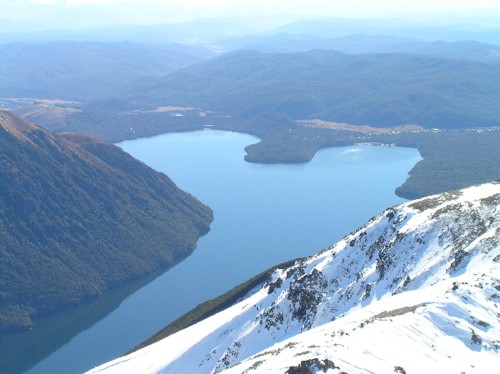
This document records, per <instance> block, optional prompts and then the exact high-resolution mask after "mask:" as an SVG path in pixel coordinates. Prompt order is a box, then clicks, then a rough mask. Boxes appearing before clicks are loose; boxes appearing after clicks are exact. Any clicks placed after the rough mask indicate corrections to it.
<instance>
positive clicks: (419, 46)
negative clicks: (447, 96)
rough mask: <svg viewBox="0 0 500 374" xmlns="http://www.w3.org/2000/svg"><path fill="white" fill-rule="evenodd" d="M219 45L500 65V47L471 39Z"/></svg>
mask: <svg viewBox="0 0 500 374" xmlns="http://www.w3.org/2000/svg"><path fill="white" fill-rule="evenodd" d="M219 45H221V46H222V47H224V48H225V49H227V50H236V49H246V50H248V49H251V50H256V51H260V52H268V53H269V52H273V53H276V52H278V53H287V52H288V53H289V52H301V51H303V52H304V51H311V50H314V49H332V50H336V51H339V52H342V53H347V54H361V53H405V54H415V55H430V56H440V57H446V58H454V59H462V60H471V61H478V62H491V63H498V62H500V46H498V45H493V44H485V43H479V42H475V41H471V40H467V41H456V42H445V41H441V40H439V41H421V40H416V39H408V38H398V37H395V36H385V35H366V34H356V35H347V36H343V37H338V38H328V39H324V38H320V37H314V36H311V35H290V34H284V33H282V34H277V35H249V36H245V37H240V38H233V39H225V40H221V41H220V42H219Z"/></svg>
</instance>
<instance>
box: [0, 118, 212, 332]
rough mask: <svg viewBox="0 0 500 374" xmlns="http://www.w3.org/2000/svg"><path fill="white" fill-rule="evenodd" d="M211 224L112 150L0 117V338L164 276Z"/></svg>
mask: <svg viewBox="0 0 500 374" xmlns="http://www.w3.org/2000/svg"><path fill="white" fill-rule="evenodd" d="M211 221H212V212H211V210H210V209H209V208H208V207H206V206H204V205H203V204H201V203H200V202H199V201H197V200H196V199H195V198H194V197H192V196H191V195H189V194H187V193H185V192H183V191H181V190H179V189H178V188H177V186H176V185H175V184H174V183H173V182H172V181H171V180H170V179H169V178H168V177H167V176H166V175H164V174H162V173H158V172H156V171H154V170H153V169H151V168H149V167H148V166H146V165H145V164H143V163H141V162H139V161H137V160H135V159H134V158H132V157H131V156H130V155H128V154H127V153H125V152H123V151H122V150H121V149H119V148H118V147H116V146H113V145H110V144H107V143H104V142H101V141H97V140H95V139H92V138H89V137H87V136H83V135H71V134H67V135H55V134H52V133H50V132H48V131H47V130H44V129H42V128H40V127H38V126H36V125H33V124H31V123H28V122H25V121H24V120H21V119H20V118H18V117H16V116H14V115H12V114H11V113H9V112H5V111H0V285H1V286H0V289H1V292H0V332H8V331H15V330H20V329H25V328H28V327H31V326H32V324H33V318H35V317H38V316H41V315H46V314H51V313H55V312H58V311H60V310H63V309H66V308H69V307H71V306H73V305H76V304H78V303H80V302H82V301H84V300H88V299H90V298H93V297H96V296H98V295H100V294H102V293H103V292H104V291H106V290H108V289H111V288H113V287H116V286H118V285H121V284H123V283H125V282H127V281H130V280H133V279H137V278H139V277H143V276H145V275H147V274H150V273H152V272H154V271H159V270H165V269H168V268H169V267H171V266H173V265H174V264H176V263H178V262H179V261H181V260H182V259H184V258H185V257H187V256H188V255H189V254H190V253H191V252H192V251H193V249H194V248H195V246H196V241H197V239H198V237H199V236H201V235H204V234H205V233H206V232H207V231H208V230H209V224H210V222H211Z"/></svg>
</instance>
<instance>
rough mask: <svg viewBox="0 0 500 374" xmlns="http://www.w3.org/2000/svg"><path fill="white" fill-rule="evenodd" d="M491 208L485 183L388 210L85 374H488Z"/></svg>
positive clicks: (493, 353)
mask: <svg viewBox="0 0 500 374" xmlns="http://www.w3.org/2000/svg"><path fill="white" fill-rule="evenodd" d="M499 206H500V184H499V183H488V184H484V185H480V186H474V187H470V188H468V189H464V190H457V191H452V192H448V193H444V194H441V195H434V196H432V197H428V198H425V199H421V200H416V201H412V202H408V203H405V204H402V205H399V206H396V207H393V208H389V209H387V210H386V211H384V212H383V213H381V214H380V215H378V216H376V217H374V218H373V219H371V220H370V221H369V222H368V223H367V224H366V225H364V226H363V227H361V228H360V229H359V230H357V231H355V232H353V233H351V234H349V235H348V236H346V237H345V238H344V239H343V240H341V241H340V242H338V243H337V244H335V245H333V246H331V247H329V248H326V249H325V250H323V251H321V252H319V253H318V254H316V255H314V256H312V257H310V258H307V259H303V260H297V261H296V262H295V263H294V264H293V265H290V264H285V265H283V266H282V267H281V268H278V269H274V271H273V272H272V275H271V277H270V278H271V279H270V280H268V281H266V282H264V283H263V284H261V286H257V287H254V288H253V289H252V290H251V291H250V292H249V293H248V294H247V296H246V297H244V298H242V299H240V300H239V301H238V302H236V303H235V304H234V305H232V306H231V307H228V308H226V309H224V310H223V311H222V312H219V313H217V314H214V315H212V316H211V317H209V318H207V319H205V320H203V321H201V322H199V323H197V324H194V325H192V326H190V327H188V328H186V329H184V330H182V331H179V332H177V333H175V334H173V335H170V336H168V337H166V338H164V339H163V340H160V341H159V342H157V343H155V344H152V345H150V346H147V347H146V348H143V349H141V350H139V351H136V352H133V353H131V354H129V355H127V356H125V357H122V358H119V359H117V360H115V361H112V362H110V363H107V364H104V365H102V366H100V367H98V368H96V369H94V370H92V371H91V372H93V373H96V372H99V373H121V372H128V371H134V372H141V373H157V372H162V373H178V372H197V373H213V372H221V371H223V372H228V373H253V372H256V373H266V372H268V373H314V372H327V370H328V372H330V370H331V372H334V373H337V372H339V373H340V372H349V373H351V372H355V373H373V372H376V373H390V372H396V373H407V372H408V373H411V372H419V373H420V372H440V373H442V372H468V373H469V372H470V373H472V372H477V373H484V372H489V371H491V368H494V367H497V366H498V364H499V363H500V355H499V350H500V344H499V342H500V333H499V331H500V320H499V319H498V311H497V299H498V292H499V290H500V266H499V263H500V239H499V238H500V237H499V235H498V234H499V227H500V211H499ZM233 293H234V292H233ZM233 293H230V294H229V297H231V295H232V294H233ZM215 301H218V302H220V303H221V304H222V303H223V302H224V300H223V299H217V300H215ZM192 317H193V316H192V315H189V316H188V318H191V319H192ZM178 322H179V321H178Z"/></svg>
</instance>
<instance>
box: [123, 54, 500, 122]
mask: <svg viewBox="0 0 500 374" xmlns="http://www.w3.org/2000/svg"><path fill="white" fill-rule="evenodd" d="M499 83H500V66H499V65H498V64H486V63H478V62H473V61H463V60H456V59H446V58H441V57H435V56H420V55H405V54H360V55H346V54H343V53H340V52H335V51H332V50H315V51H308V52H297V53H259V52H254V51H239V52H235V53H230V54H226V55H224V56H221V57H218V58H214V59H211V60H209V61H206V62H202V63H200V64H197V65H195V66H191V67H189V68H186V69H183V70H180V71H177V72H175V73H173V74H170V75H168V76H166V77H164V78H159V79H149V80H147V81H144V83H143V84H142V86H141V85H140V84H137V85H135V86H134V89H132V88H130V89H129V93H128V99H129V100H130V101H134V102H139V103H142V105H144V106H146V105H149V106H152V107H155V106H161V105H166V104H168V105H178V106H191V107H198V108H204V109H205V110H214V111H218V112H223V113H226V114H229V115H232V116H235V117H238V118H244V119H248V118H251V117H253V116H255V115H258V114H261V113H266V112H277V113H283V114H286V115H288V116H290V117H292V118H293V119H315V118H319V119H322V120H329V121H334V122H345V123H350V124H353V125H372V126H381V127H388V126H397V125H402V124H417V125H421V126H424V127H427V128H441V129H446V128H470V127H478V126H494V125H497V124H498V123H499V122H500V109H499V107H498V105H496V103H497V102H498V100H499V99H500V88H499V87H500V84H499ZM132 92H133V93H132ZM124 94H125V95H127V94H126V93H124Z"/></svg>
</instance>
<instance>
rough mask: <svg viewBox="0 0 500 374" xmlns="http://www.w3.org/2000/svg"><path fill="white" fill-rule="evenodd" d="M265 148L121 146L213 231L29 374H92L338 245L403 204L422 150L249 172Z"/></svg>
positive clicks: (172, 137) (207, 134)
mask: <svg viewBox="0 0 500 374" xmlns="http://www.w3.org/2000/svg"><path fill="white" fill-rule="evenodd" d="M257 141H258V139H257V138H255V137H252V136H248V135H243V134H238V133H232V132H223V131H215V130H207V131H199V132H190V133H176V134H166V135H160V136H156V137H153V138H147V139H137V140H132V141H126V142H123V143H120V144H118V145H119V146H120V147H121V148H123V149H124V150H125V151H127V152H128V153H130V154H131V155H133V156H134V157H136V158H138V159H140V160H142V161H143V162H145V163H146V164H148V165H150V166H151V167H153V168H155V169H156V170H160V171H162V172H165V173H166V174H167V175H168V176H170V177H171V178H172V180H173V181H174V182H175V183H176V184H177V185H178V186H179V187H180V188H182V189H184V190H186V191H187V192H189V193H191V194H193V195H194V196H196V197H197V198H198V199H200V200H201V201H202V202H203V203H205V204H207V205H208V206H210V207H211V208H212V209H213V210H214V217H215V219H214V222H213V224H212V226H211V231H210V232H209V233H208V234H207V235H205V236H204V237H202V238H201V239H200V240H199V242H198V247H197V249H196V250H195V252H194V253H193V255H191V256H190V257H189V258H188V259H186V260H185V261H183V262H182V263H180V264H179V265H177V266H175V267H174V268H173V269H171V270H169V271H168V272H166V273H164V274H162V275H161V276H159V277H157V278H155V279H154V280H153V281H152V282H150V283H149V284H147V285H146V286H144V287H142V288H140V289H139V290H137V291H136V292H134V293H133V294H131V295H130V296H128V297H127V298H126V299H125V300H124V301H123V302H121V303H119V302H117V304H119V306H118V307H116V305H115V306H113V308H115V309H114V310H113V311H112V312H111V313H109V314H108V315H107V316H105V317H104V318H102V319H101V320H99V321H98V322H97V323H94V324H93V325H92V326H91V327H89V328H87V329H86V330H85V331H82V332H80V333H78V334H76V335H75V336H74V337H73V338H72V339H71V340H70V341H69V342H67V343H66V344H64V345H63V346H62V347H60V348H59V349H57V350H56V351H55V352H53V353H52V354H50V355H49V356H48V357H46V358H45V359H43V360H42V361H41V362H39V363H38V364H37V365H36V366H34V367H33V368H32V369H31V370H29V371H28V372H29V373H65V374H67V373H79V372H82V371H85V370H88V369H90V368H92V367H94V366H96V365H98V364H101V363H103V362H105V361H108V360H110V359H113V358H115V357H117V356H119V355H122V354H123V353H124V352H125V351H127V350H128V349H130V348H131V347H133V346H134V345H136V344H138V343H140V342H142V341H143V340H145V339H146V338H148V337H149V336H151V335H152V334H153V333H155V332H157V331H158V330H160V329H161V328H162V327H164V326H165V325H166V324H168V323H169V322H171V321H172V320H174V319H175V318H177V317H178V316H180V315H181V314H183V313H184V312H187V311H188V310H190V309H191V308H192V307H194V306H196V305H197V304H199V303H200V302H202V301H205V300H207V299H209V298H213V297H215V296H218V295H219V294H221V293H223V292H225V291H227V290H229V289H230V288H232V287H233V286H235V285H237V284H239V283H241V282H243V281H245V280H246V279H248V278H250V277H252V276H253V275H255V274H257V273H259V272H261V271H263V270H265V269H267V268H269V267H271V266H273V265H276V264H278V263H281V262H284V261H287V260H290V259H293V258H297V257H304V256H308V255H311V254H313V253H315V252H318V251H319V250H321V249H323V248H324V247H326V246H328V245H330V244H333V243H334V242H336V241H337V240H339V239H341V238H342V237H343V236H344V235H346V234H348V233H349V232H351V231H352V230H354V229H356V228H357V227H359V226H361V225H363V224H364V223H365V222H366V221H367V220H368V219H369V218H371V217H372V216H374V215H375V214H377V213H379V212H380V211H382V210H384V209H385V208H387V207H389V206H391V205H395V204H398V203H400V202H402V201H403V199H401V198H398V197H397V196H395V194H394V189H395V188H396V187H398V186H399V185H401V184H402V183H403V182H404V180H405V179H406V178H407V175H408V171H409V170H410V169H411V168H412V167H413V166H414V165H415V163H416V162H418V161H419V160H420V159H421V157H420V155H419V153H418V151H417V150H415V149H408V148H396V147H385V146H378V147H375V146H352V147H345V148H330V149H324V150H321V151H320V152H318V154H317V155H316V156H315V157H314V159H313V160H312V161H311V162H309V163H305V164H285V165H259V164H250V163H246V162H245V161H244V160H243V157H244V155H245V152H244V150H243V149H244V147H245V146H247V145H249V144H252V143H255V142H257ZM120 301H121V299H120ZM92 313H93V312H92ZM83 314H88V313H87V312H85V313H83ZM99 318H100V317H99ZM52 324H53V325H52V326H58V324H57V321H56V322H53V321H52ZM71 325H73V327H74V323H71ZM56 329H58V327H56ZM52 330H54V328H53V329H52ZM28 334H29V333H28ZM67 339H68V340H69V338H67ZM31 349H36V347H34V348H33V347H32V348H31ZM29 354H30V353H29V352H28V351H27V352H26V356H28V355H29Z"/></svg>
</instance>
